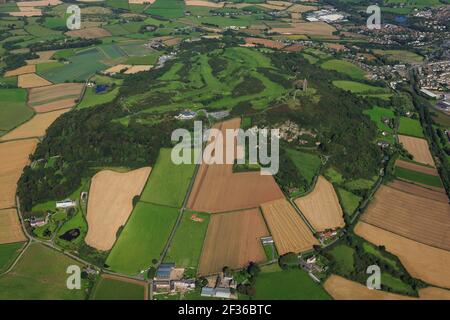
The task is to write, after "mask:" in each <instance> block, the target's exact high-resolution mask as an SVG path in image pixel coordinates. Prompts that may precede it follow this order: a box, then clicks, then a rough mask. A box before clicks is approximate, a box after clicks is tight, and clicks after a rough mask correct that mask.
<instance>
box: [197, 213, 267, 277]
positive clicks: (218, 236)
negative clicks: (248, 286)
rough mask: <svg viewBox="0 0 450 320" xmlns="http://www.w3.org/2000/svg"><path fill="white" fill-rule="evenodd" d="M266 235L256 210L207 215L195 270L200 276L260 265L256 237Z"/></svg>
mask: <svg viewBox="0 0 450 320" xmlns="http://www.w3.org/2000/svg"><path fill="white" fill-rule="evenodd" d="M268 235H269V231H268V230H267V227H266V224H265V223H264V219H263V218H262V216H261V213H260V211H259V209H250V210H243V211H237V212H229V213H222V214H214V215H211V218H210V222H209V226H208V231H207V232H206V239H205V243H204V245H203V250H202V254H201V258H200V263H199V267H198V273H199V274H200V275H209V274H214V273H218V272H220V271H222V269H223V267H225V266H227V267H230V268H232V269H237V268H242V267H245V266H246V265H248V263H249V262H251V261H253V262H264V261H265V260H266V255H265V253H264V249H263V247H262V244H261V241H260V238H261V237H265V236H268Z"/></svg>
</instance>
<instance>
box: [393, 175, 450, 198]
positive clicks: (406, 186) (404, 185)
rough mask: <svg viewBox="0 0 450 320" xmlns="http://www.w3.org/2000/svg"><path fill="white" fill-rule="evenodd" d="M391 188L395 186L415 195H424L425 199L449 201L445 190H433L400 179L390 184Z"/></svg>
mask: <svg viewBox="0 0 450 320" xmlns="http://www.w3.org/2000/svg"><path fill="white" fill-rule="evenodd" d="M389 187H390V188H394V189H397V190H400V191H403V192H406V193H409V194H412V195H415V196H419V197H423V198H425V199H430V200H435V201H440V202H443V203H448V198H447V195H446V193H445V190H443V189H442V190H441V191H437V190H431V189H427V188H423V187H421V186H418V185H415V184H412V183H408V182H404V181H400V180H394V181H393V182H391V183H390V184H389Z"/></svg>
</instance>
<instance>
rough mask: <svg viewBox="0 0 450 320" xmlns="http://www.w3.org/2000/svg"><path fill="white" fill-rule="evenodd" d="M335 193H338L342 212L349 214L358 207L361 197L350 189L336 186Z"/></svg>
mask: <svg viewBox="0 0 450 320" xmlns="http://www.w3.org/2000/svg"><path fill="white" fill-rule="evenodd" d="M337 194H338V197H339V201H340V203H341V206H342V209H343V210H344V212H345V213H346V214H347V215H349V216H351V215H352V214H353V213H354V212H355V210H356V209H357V208H358V206H359V203H360V202H361V200H362V198H361V197H360V196H357V195H356V194H354V193H352V192H350V191H347V190H345V189H343V188H338V189H337Z"/></svg>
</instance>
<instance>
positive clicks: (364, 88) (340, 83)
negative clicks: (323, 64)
mask: <svg viewBox="0 0 450 320" xmlns="http://www.w3.org/2000/svg"><path fill="white" fill-rule="evenodd" d="M333 85H335V86H336V87H338V88H340V89H342V90H347V91H351V92H352V93H358V94H379V93H385V92H387V91H388V89H386V88H382V87H375V86H371V85H368V84H365V83H361V82H355V81H346V80H335V81H333Z"/></svg>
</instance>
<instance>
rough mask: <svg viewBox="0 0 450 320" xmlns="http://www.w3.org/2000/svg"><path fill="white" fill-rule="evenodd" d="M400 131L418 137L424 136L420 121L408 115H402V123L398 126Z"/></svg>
mask: <svg viewBox="0 0 450 320" xmlns="http://www.w3.org/2000/svg"><path fill="white" fill-rule="evenodd" d="M398 133H399V134H404V135H407V136H413V137H418V138H423V137H424V135H423V129H422V126H421V125H420V121H419V120H416V119H410V118H406V117H400V125H399V127H398Z"/></svg>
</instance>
